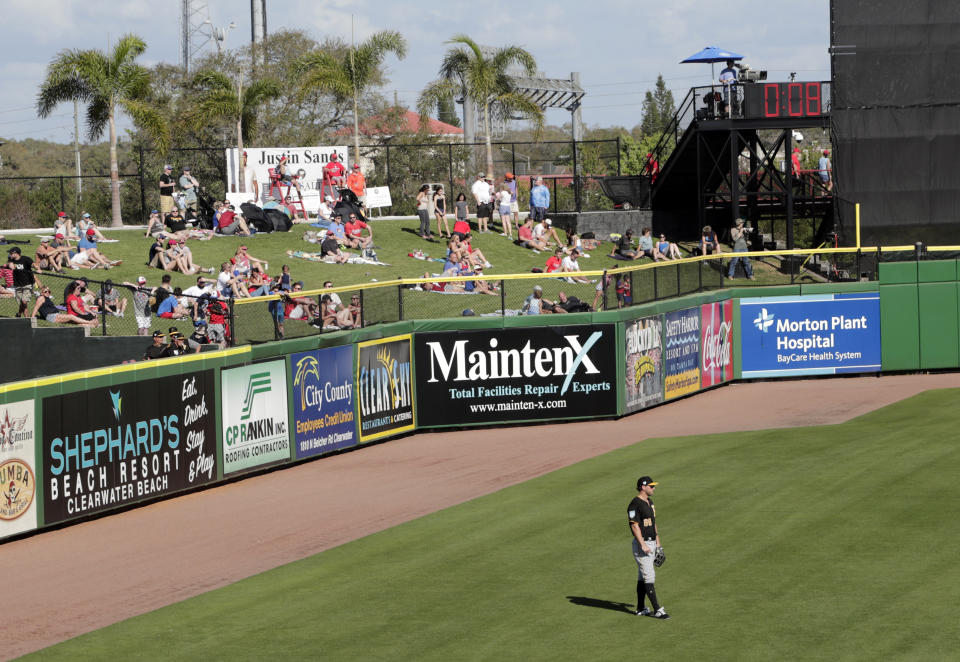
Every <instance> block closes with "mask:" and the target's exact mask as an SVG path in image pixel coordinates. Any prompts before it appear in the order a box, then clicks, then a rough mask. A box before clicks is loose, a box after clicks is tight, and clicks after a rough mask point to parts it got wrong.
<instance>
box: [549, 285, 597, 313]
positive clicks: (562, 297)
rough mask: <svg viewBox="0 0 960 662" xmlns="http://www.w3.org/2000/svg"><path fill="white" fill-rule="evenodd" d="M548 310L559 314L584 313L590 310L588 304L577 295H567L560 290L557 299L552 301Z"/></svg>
mask: <svg viewBox="0 0 960 662" xmlns="http://www.w3.org/2000/svg"><path fill="white" fill-rule="evenodd" d="M550 312H553V313H557V314H561V315H562V314H564V313H586V312H590V306H588V305H587V304H585V303H584V302H583V301H581V300H580V299H578V298H577V297H568V296H567V293H566V292H563V291H561V292H560V293H559V294H558V295H557V300H556V301H554V302H553V306H551V309H550Z"/></svg>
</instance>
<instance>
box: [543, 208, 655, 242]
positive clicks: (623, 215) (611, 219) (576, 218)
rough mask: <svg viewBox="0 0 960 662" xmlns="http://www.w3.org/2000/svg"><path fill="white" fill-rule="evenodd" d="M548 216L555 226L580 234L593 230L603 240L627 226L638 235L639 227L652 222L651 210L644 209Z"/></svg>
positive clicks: (646, 225)
mask: <svg viewBox="0 0 960 662" xmlns="http://www.w3.org/2000/svg"><path fill="white" fill-rule="evenodd" d="M550 218H551V219H552V220H553V224H554V225H555V226H556V227H558V228H563V229H564V230H566V231H567V232H571V231H575V232H577V234H581V235H582V234H583V233H584V232H593V233H594V234H595V235H596V236H597V239H601V240H604V241H606V240H609V239H610V233H612V232H613V233H617V234H623V233H624V232H625V231H626V230H627V229H628V228H632V229H633V236H634V237H639V236H640V229H641V228H643V227H651V226H652V222H653V215H652V212H650V211H649V210H646V209H633V210H630V211H586V212H580V213H576V212H571V213H564V214H551V215H550Z"/></svg>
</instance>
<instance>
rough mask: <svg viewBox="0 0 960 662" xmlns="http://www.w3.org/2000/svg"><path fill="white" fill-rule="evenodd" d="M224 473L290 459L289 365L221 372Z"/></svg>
mask: <svg viewBox="0 0 960 662" xmlns="http://www.w3.org/2000/svg"><path fill="white" fill-rule="evenodd" d="M220 406H221V415H222V418H223V473H224V474H228V473H232V472H234V471H239V470H241V469H249V468H251V467H257V466H260V465H261V464H269V463H270V462H277V461H279V460H286V459H288V458H289V457H290V426H289V424H288V422H287V371H286V361H285V360H281V361H268V362H266V363H253V364H251V365H245V366H243V367H240V368H231V369H230V370H223V371H221V372H220Z"/></svg>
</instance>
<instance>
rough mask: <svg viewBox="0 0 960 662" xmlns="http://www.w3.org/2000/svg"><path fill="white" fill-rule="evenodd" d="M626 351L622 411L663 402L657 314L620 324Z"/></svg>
mask: <svg viewBox="0 0 960 662" xmlns="http://www.w3.org/2000/svg"><path fill="white" fill-rule="evenodd" d="M624 335H625V339H626V352H627V374H626V379H627V389H626V393H625V396H624V405H625V407H626V411H628V412H631V411H638V410H640V409H644V408H646V407H650V406H651V405H655V404H657V403H658V402H663V318H662V317H660V316H659V315H655V316H653V317H644V318H643V319H639V320H634V321H632V322H627V323H626V324H625V325H624Z"/></svg>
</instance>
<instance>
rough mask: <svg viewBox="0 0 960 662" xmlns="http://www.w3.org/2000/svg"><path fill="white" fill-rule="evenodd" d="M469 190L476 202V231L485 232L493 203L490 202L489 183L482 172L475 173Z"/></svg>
mask: <svg viewBox="0 0 960 662" xmlns="http://www.w3.org/2000/svg"><path fill="white" fill-rule="evenodd" d="M470 192H471V193H472V194H473V200H474V202H475V203H476V204H477V231H478V232H486V231H487V224H488V223H489V222H490V216H491V215H492V214H493V205H492V204H491V195H490V184H488V183H487V180H486V175H485V174H484V173H482V172H481V173H480V174H479V175H477V181H475V182H474V183H473V186H471V187H470Z"/></svg>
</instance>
